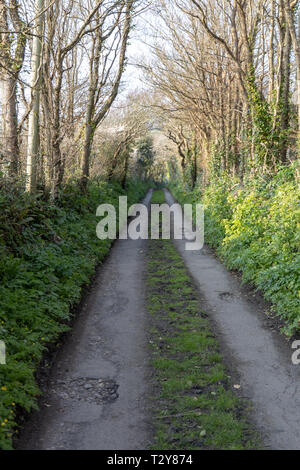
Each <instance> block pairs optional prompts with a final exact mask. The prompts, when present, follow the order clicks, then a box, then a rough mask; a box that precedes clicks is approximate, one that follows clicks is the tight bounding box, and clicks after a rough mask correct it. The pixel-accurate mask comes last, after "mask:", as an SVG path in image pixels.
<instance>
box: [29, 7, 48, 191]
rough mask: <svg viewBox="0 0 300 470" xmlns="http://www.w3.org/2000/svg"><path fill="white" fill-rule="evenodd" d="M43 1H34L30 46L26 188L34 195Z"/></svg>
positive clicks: (37, 143)
mask: <svg viewBox="0 0 300 470" xmlns="http://www.w3.org/2000/svg"><path fill="white" fill-rule="evenodd" d="M43 8H44V0H36V2H35V12H36V15H37V19H36V25H35V36H34V38H33V45H32V61H31V63H32V79H31V86H32V94H33V107H32V110H31V112H30V115H29V128H28V149H27V169H26V175H27V182H26V188H27V190H28V191H30V192H32V193H34V192H35V190H36V185H37V167H38V158H39V149H40V83H41V80H40V76H41V74H40V69H41V53H42V34H43V15H42V13H41V12H42V11H43Z"/></svg>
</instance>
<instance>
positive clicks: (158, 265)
mask: <svg viewBox="0 0 300 470" xmlns="http://www.w3.org/2000/svg"><path fill="white" fill-rule="evenodd" d="M163 201H164V195H163V193H162V192H156V193H154V199H153V202H155V203H162V202H163ZM147 256H148V261H147V305H148V311H149V313H150V314H151V320H150V321H151V331H150V333H151V341H150V345H151V349H152V364H153V370H154V378H153V396H154V398H153V400H154V406H153V408H154V409H155V410H156V412H155V417H154V426H155V443H154V445H153V449H160V450H163V449H168V450H195V449H207V450H209V449H223V450H229V449H231V450H241V449H253V448H257V447H258V438H257V436H256V434H255V433H254V431H253V430H252V429H251V426H250V425H249V424H248V423H247V418H246V417H247V407H248V406H249V404H248V402H246V401H244V400H242V399H241V398H238V397H237V395H236V393H237V392H235V391H234V384H233V383H231V380H230V377H228V375H227V372H226V369H225V367H224V364H223V363H222V357H221V354H220V350H219V345H218V342H217V340H216V338H215V336H214V334H213V331H212V328H211V325H210V322H209V319H208V318H207V315H206V314H205V312H203V311H202V310H201V307H200V305H199V300H198V297H197V292H196V288H195V286H194V284H193V282H192V280H191V278H190V276H189V274H188V273H187V271H186V268H185V266H184V263H183V261H182V259H181V257H180V256H179V254H178V253H177V251H176V249H175V247H174V245H173V243H172V241H169V240H152V241H150V242H149V249H148V255H147Z"/></svg>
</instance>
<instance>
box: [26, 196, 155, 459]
mask: <svg viewBox="0 0 300 470" xmlns="http://www.w3.org/2000/svg"><path fill="white" fill-rule="evenodd" d="M150 199H151V192H150V193H149V194H148V195H147V197H146V199H145V201H144V202H145V204H148V203H149V201H150ZM146 244H147V241H142V240H139V241H132V240H118V241H117V242H116V243H115V244H114V246H113V248H112V250H111V253H110V256H109V257H108V259H107V261H106V262H105V264H104V265H103V267H102V268H101V269H100V275H99V277H98V278H97V279H96V281H95V284H94V286H93V289H92V292H91V294H90V295H89V297H88V299H87V303H86V305H85V307H84V309H83V311H82V312H81V313H80V316H79V318H78V321H77V322H76V325H75V328H74V330H73V332H72V334H71V335H69V337H68V340H67V342H66V344H65V345H64V347H63V348H62V350H61V351H60V354H59V355H58V357H57V359H56V364H55V366H54V368H53V371H52V374H51V379H50V387H49V390H48V392H47V393H46V395H45V396H44V397H43V400H42V406H41V411H40V412H39V413H38V412H35V413H34V414H33V417H32V419H31V420H30V421H29V422H28V423H27V425H26V427H25V431H24V433H23V434H22V436H21V440H20V442H19V444H18V448H19V449H67V450H68V449H77V450H82V449H84V450H89V449H95V450H97V449H101V450H111V449H112V450H114V449H117V450H131V449H144V448H146V447H147V445H148V440H149V433H150V424H149V420H148V411H147V407H146V406H145V394H146V391H147V383H148V380H147V339H146V335H145V332H146V331H147V326H146V323H147V314H146V311H145V301H144V283H143V273H144V268H145V263H144V256H145V247H146Z"/></svg>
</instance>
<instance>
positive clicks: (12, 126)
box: [1, 73, 19, 176]
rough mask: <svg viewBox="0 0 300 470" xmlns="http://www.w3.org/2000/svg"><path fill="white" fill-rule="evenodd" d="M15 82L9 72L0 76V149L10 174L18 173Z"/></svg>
mask: <svg viewBox="0 0 300 470" xmlns="http://www.w3.org/2000/svg"><path fill="white" fill-rule="evenodd" d="M16 86H17V82H16V80H15V78H13V77H12V76H11V75H10V74H9V73H6V74H3V75H2V76H1V103H2V137H3V139H2V151H3V154H4V159H5V161H6V160H7V161H8V163H9V173H10V175H11V176H15V175H17V174H18V169H19V168H18V167H19V142H18V119H17V103H16Z"/></svg>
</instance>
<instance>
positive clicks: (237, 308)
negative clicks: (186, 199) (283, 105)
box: [18, 191, 300, 450]
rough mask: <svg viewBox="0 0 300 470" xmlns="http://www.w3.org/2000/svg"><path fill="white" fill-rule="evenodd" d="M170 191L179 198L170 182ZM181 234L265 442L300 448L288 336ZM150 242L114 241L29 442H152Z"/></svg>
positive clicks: (88, 445) (86, 445)
mask: <svg viewBox="0 0 300 470" xmlns="http://www.w3.org/2000/svg"><path fill="white" fill-rule="evenodd" d="M150 198H151V194H148V196H147V198H146V203H149V201H150ZM166 199H167V201H168V203H170V204H172V203H173V202H174V200H173V198H172V196H171V195H170V193H169V192H168V191H166ZM175 243H176V246H177V248H178V250H179V252H180V253H181V255H182V257H183V259H184V261H185V263H186V266H187V267H188V269H189V271H190V273H191V275H192V276H193V278H194V280H195V282H196V284H197V285H198V286H199V292H200V296H201V299H202V302H203V305H204V306H205V308H206V311H207V312H208V313H209V314H210V316H211V318H212V321H213V323H214V325H215V328H216V332H217V334H218V338H219V340H220V342H221V345H222V347H223V353H224V356H225V359H226V360H227V362H228V364H229V369H230V370H231V371H232V373H233V375H234V376H235V377H236V380H237V381H238V382H237V383H239V384H240V385H241V389H240V392H241V395H242V396H244V397H248V398H250V399H251V400H252V402H253V412H252V417H253V421H254V423H255V425H256V427H257V428H258V429H259V430H260V431H262V433H263V436H264V440H265V442H264V443H265V446H266V447H269V448H272V449H300V429H299V422H300V397H299V396H298V390H299V383H300V368H299V366H293V365H292V363H291V355H292V350H291V349H290V346H289V345H288V343H287V341H286V340H285V339H284V338H283V337H282V336H281V335H280V334H279V333H277V332H275V331H271V330H270V329H269V328H268V326H266V325H265V324H264V322H265V320H266V317H265V316H264V313H263V312H262V311H261V309H260V307H259V306H257V305H255V304H253V301H251V299H249V298H248V297H247V296H246V295H245V293H244V291H243V289H242V287H241V285H240V283H239V281H237V280H236V279H235V277H234V276H232V275H231V274H230V273H228V271H227V270H226V269H225V267H224V266H223V265H222V264H221V263H220V262H219V261H218V260H217V259H216V257H215V256H214V254H213V253H212V252H211V251H210V250H209V249H208V248H207V247H205V248H204V249H203V250H202V251H201V252H189V251H185V249H184V241H176V242H175ZM146 246H147V241H131V240H124V241H117V242H116V243H115V245H114V246H113V248H112V250H111V254H110V256H109V258H108V260H107V261H106V263H105V264H104V265H103V267H102V269H101V270H100V275H99V277H98V278H97V279H96V282H95V284H94V286H93V290H92V293H91V294H90V296H89V298H88V300H87V303H86V306H85V308H84V309H83V311H82V312H81V313H80V315H79V318H78V321H77V322H76V325H75V328H74V330H73V332H72V334H71V335H69V338H68V340H67V342H66V344H65V346H64V347H63V348H62V350H61V351H60V353H59V355H58V357H57V360H56V365H55V367H54V369H53V371H52V375H51V380H50V386H49V390H48V392H47V393H46V395H45V396H44V398H43V400H42V407H41V411H40V412H39V413H38V412H37V413H34V414H33V417H32V419H31V420H30V421H29V422H28V423H27V425H26V427H25V430H24V432H23V434H22V436H21V439H20V442H19V444H18V448H19V449H103V450H123V449H128V450H131V449H145V448H146V447H147V446H148V444H149V443H150V441H151V419H150V417H149V410H148V409H147V402H146V400H145V397H146V394H147V383H148V381H149V377H148V374H149V372H148V352H147V334H146V331H147V313H146V309H145V298H144V297H145V296H144V280H143V276H144V270H145V259H144V256H145V250H146Z"/></svg>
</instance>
